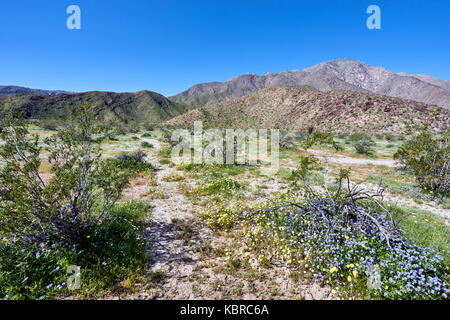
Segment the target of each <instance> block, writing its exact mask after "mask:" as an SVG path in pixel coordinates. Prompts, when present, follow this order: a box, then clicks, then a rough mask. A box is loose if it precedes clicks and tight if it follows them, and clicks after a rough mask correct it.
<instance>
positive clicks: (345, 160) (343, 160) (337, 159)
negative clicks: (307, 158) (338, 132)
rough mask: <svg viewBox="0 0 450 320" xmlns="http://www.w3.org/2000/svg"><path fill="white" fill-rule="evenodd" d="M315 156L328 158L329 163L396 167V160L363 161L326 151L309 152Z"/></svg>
mask: <svg viewBox="0 0 450 320" xmlns="http://www.w3.org/2000/svg"><path fill="white" fill-rule="evenodd" d="M308 151H309V152H311V153H312V154H314V155H318V156H321V157H324V158H327V159H328V161H330V162H334V163H340V164H361V165H364V164H365V165H367V164H372V165H374V166H387V167H395V163H396V162H395V160H392V159H361V158H353V157H346V156H343V155H339V154H333V155H330V154H329V153H327V152H326V151H324V150H308Z"/></svg>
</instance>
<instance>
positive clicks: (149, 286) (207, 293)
mask: <svg viewBox="0 0 450 320" xmlns="http://www.w3.org/2000/svg"><path fill="white" fill-rule="evenodd" d="M144 141H147V142H148V143H151V144H152V145H153V148H152V150H151V151H150V153H149V154H148V156H147V161H149V162H150V163H152V164H153V165H154V167H156V168H158V169H159V170H158V171H156V177H155V180H156V185H157V186H156V188H157V189H158V192H160V193H162V194H163V195H164V196H161V197H157V198H152V199H151V200H149V201H150V202H151V204H152V206H153V209H152V217H151V219H152V221H151V225H150V226H149V227H148V229H147V230H146V236H147V238H148V240H149V241H148V242H149V247H148V250H149V253H150V255H151V261H150V264H149V268H148V273H147V277H146V278H147V279H146V280H145V283H140V284H137V290H136V291H135V293H132V294H128V295H127V296H126V297H122V298H125V299H198V300H200V299H269V298H274V299H331V298H332V296H331V289H330V288H325V287H322V286H319V285H318V284H316V283H315V284H306V283H296V282H293V281H292V280H291V279H290V276H289V269H287V268H284V267H281V266H280V267H274V268H271V269H263V268H258V267H257V268H256V269H255V270H254V272H257V273H258V274H263V276H260V278H261V280H256V279H255V280H253V281H251V280H249V279H246V278H247V277H248V276H247V275H244V272H247V271H239V270H238V271H236V272H230V270H229V269H228V268H229V262H228V260H226V259H225V257H224V256H222V254H218V252H220V251H221V250H224V249H225V250H228V249H230V250H232V249H231V248H232V247H233V245H236V244H238V243H234V244H233V243H229V241H230V239H229V238H228V237H227V235H217V234H213V233H212V231H211V230H210V229H209V228H207V227H206V226H205V225H204V223H203V221H202V220H201V218H200V217H199V214H198V213H199V212H200V210H201V208H200V207H198V206H196V205H193V204H192V203H191V201H190V200H189V199H187V198H186V196H184V195H183V194H182V193H181V192H180V190H179V189H178V186H179V183H186V184H191V185H192V184H195V180H192V179H190V178H188V177H186V176H185V179H184V180H182V181H179V182H176V181H174V182H168V181H165V179H163V178H164V177H165V176H167V175H169V174H171V173H175V172H176V173H177V174H179V175H183V174H184V173H183V172H181V171H178V170H176V169H175V168H173V167H172V168H171V167H170V166H169V165H166V164H161V163H160V162H159V159H158V156H157V152H158V150H159V149H160V148H161V147H162V146H163V145H164V144H163V143H161V142H160V141H158V140H154V139H144ZM252 187H253V186H251V188H252ZM134 189H135V190H134V191H130V194H131V195H135V197H139V195H141V194H143V192H144V191H146V190H148V189H149V187H148V186H147V185H145V184H139V185H136V186H135V187H134ZM252 189H253V188H252ZM274 189H277V188H274ZM268 191H274V190H273V189H272V188H269V190H268ZM133 192H134V193H133ZM144 199H145V198H144ZM238 247H239V245H238ZM239 250H240V249H239ZM255 261H256V259H255ZM113 299H118V297H114V298H113Z"/></svg>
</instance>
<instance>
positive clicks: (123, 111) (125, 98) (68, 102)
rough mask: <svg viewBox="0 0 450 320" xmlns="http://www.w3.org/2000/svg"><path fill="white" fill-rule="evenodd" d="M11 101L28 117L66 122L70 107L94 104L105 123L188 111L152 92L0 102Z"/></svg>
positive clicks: (4, 98) (31, 96)
mask: <svg viewBox="0 0 450 320" xmlns="http://www.w3.org/2000/svg"><path fill="white" fill-rule="evenodd" d="M8 99H12V102H11V103H8V105H12V106H13V108H14V109H15V110H17V111H20V112H22V113H23V114H24V116H25V117H27V118H37V119H67V118H68V117H69V116H70V115H71V107H73V106H75V105H78V104H81V103H91V104H92V105H94V106H95V108H96V111H97V114H98V115H99V116H100V117H101V118H102V119H105V120H114V119H116V120H119V121H122V122H130V121H136V122H152V123H160V122H162V121H164V120H167V119H170V118H172V117H174V116H177V115H179V114H181V113H183V112H186V111H187V110H189V108H190V107H189V106H188V105H186V104H183V103H177V102H172V101H170V100H169V99H167V98H166V97H164V96H162V95H160V94H158V93H156V92H151V91H140V92H137V93H114V92H100V91H92V92H84V93H77V94H64V93H63V94H58V95H42V94H40V95H36V94H29V93H22V94H15V95H9V96H1V97H0V102H1V101H3V102H6V101H7V100H8Z"/></svg>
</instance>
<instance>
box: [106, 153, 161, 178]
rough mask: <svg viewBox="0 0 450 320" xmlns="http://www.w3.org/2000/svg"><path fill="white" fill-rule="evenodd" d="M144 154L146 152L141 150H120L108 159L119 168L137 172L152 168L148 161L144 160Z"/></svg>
mask: <svg viewBox="0 0 450 320" xmlns="http://www.w3.org/2000/svg"><path fill="white" fill-rule="evenodd" d="M145 156H146V154H145V153H144V152H143V151H142V150H138V151H135V152H122V153H121V154H119V155H118V156H116V157H115V158H114V159H110V160H109V161H111V162H112V163H113V164H114V165H116V166H117V167H118V168H119V169H121V170H128V171H129V172H131V173H137V172H141V171H145V170H149V169H152V168H153V167H152V165H151V164H150V163H148V162H146V161H145V159H144V158H145Z"/></svg>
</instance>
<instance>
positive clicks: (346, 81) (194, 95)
mask: <svg viewBox="0 0 450 320" xmlns="http://www.w3.org/2000/svg"><path fill="white" fill-rule="evenodd" d="M305 85H306V86H312V87H314V88H316V89H318V90H321V91H328V90H351V91H357V92H367V93H369V92H370V93H376V94H383V95H389V96H394V97H400V98H405V99H411V100H416V101H420V102H424V103H428V104H436V105H438V106H441V107H444V108H448V109H450V81H445V80H440V79H436V78H432V77H429V76H424V75H409V74H406V73H393V72H390V71H389V70H387V69H385V68H383V67H371V66H369V65H367V64H365V63H362V62H360V61H352V60H348V59H339V60H333V61H329V62H324V63H320V64H318V65H315V66H313V67H311V68H307V69H304V70H301V71H299V70H295V71H283V72H281V73H268V74H266V75H263V76H260V75H255V74H246V75H243V76H240V77H236V78H232V79H230V80H228V81H226V82H212V83H203V84H199V85H195V86H193V87H191V88H189V89H188V90H186V91H184V92H182V93H180V94H178V95H176V96H173V97H170V99H172V100H173V101H177V102H186V103H189V104H192V105H199V106H202V105H207V104H211V103H216V102H220V101H224V100H229V99H233V98H237V97H241V96H244V95H246V94H249V93H251V92H254V91H257V90H260V89H263V88H268V87H274V86H305Z"/></svg>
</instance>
